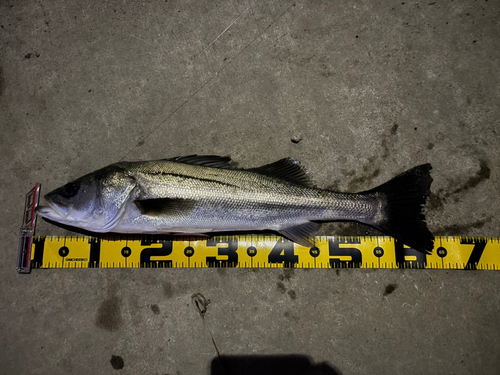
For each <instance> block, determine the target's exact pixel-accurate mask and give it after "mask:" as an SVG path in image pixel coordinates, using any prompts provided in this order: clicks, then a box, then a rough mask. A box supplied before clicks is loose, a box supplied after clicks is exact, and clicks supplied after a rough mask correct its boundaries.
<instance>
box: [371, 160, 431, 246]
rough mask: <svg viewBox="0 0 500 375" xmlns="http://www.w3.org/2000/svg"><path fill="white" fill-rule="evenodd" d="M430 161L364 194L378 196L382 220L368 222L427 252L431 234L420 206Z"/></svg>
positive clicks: (427, 186)
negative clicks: (375, 194) (380, 202)
mask: <svg viewBox="0 0 500 375" xmlns="http://www.w3.org/2000/svg"><path fill="white" fill-rule="evenodd" d="M431 169H432V167H431V165H430V164H422V165H419V166H417V167H414V168H412V169H410V170H408V171H406V172H403V173H401V174H400V175H398V176H396V177H394V178H393V179H392V180H390V181H388V182H386V183H385V184H383V185H380V186H379V187H376V188H375V189H372V190H370V191H366V192H364V194H374V193H379V194H378V195H381V199H382V202H384V203H383V205H382V212H381V214H382V215H381V217H382V218H381V220H380V221H378V222H376V223H370V225H372V226H374V227H375V228H377V229H379V230H381V231H383V232H385V233H387V234H390V235H391V236H393V237H395V238H396V239H398V240H400V241H402V242H404V243H405V244H406V245H408V246H410V247H412V248H413V249H415V250H418V251H421V252H425V253H430V252H431V251H432V249H433V247H434V236H433V235H432V233H431V232H430V231H429V229H428V228H427V225H426V223H425V217H424V214H423V213H422V206H423V204H425V201H426V199H427V196H428V195H429V193H430V187H431V183H432V177H431V175H430V170H431Z"/></svg>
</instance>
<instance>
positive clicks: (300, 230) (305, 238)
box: [279, 221, 319, 247]
mask: <svg viewBox="0 0 500 375" xmlns="http://www.w3.org/2000/svg"><path fill="white" fill-rule="evenodd" d="M318 227H319V225H318V224H316V223H314V222H312V221H308V222H306V223H304V224H300V225H296V226H294V227H288V228H284V229H281V230H280V231H279V232H280V233H281V234H282V235H283V236H284V237H286V238H289V239H290V240H292V241H293V242H295V243H298V244H299V245H302V246H305V247H313V246H314V237H313V236H314V233H316V231H317V230H318Z"/></svg>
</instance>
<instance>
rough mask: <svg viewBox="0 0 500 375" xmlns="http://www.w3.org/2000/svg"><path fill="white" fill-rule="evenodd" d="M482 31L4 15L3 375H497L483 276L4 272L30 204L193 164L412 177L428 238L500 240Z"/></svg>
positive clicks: (148, 11) (484, 4) (39, 7)
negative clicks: (111, 175) (127, 164)
mask: <svg viewBox="0 0 500 375" xmlns="http://www.w3.org/2000/svg"><path fill="white" fill-rule="evenodd" d="M499 22H500V3H499V2H498V1H491V0H490V1H487V0H482V1H479V0H478V1H472V0H456V1H431V0H429V1H424V2H421V1H408V0H405V1H401V0H399V1H394V0H389V1H363V0H360V1H346V0H341V1H331V2H329V1H323V2H321V1H307V0H297V1H277V0H274V1H260V0H258V1H254V0H240V1H238V2H233V1H224V0H220V1H214V0H211V1H207V0H198V1H177V0H150V1H96V0H89V1H76V0H65V1H55V0H41V1H33V0H19V1H13V0H4V1H1V2H0V41H1V53H0V114H1V115H0V129H1V131H0V152H1V158H2V163H1V165H0V171H1V175H2V176H3V177H2V178H1V179H0V189H1V190H0V192H1V193H0V194H1V195H0V198H1V205H2V208H3V212H4V214H3V215H2V216H1V217H0V235H1V237H0V238H1V239H2V246H1V248H0V251H1V256H2V261H1V262H0V267H1V268H0V270H1V271H0V284H1V285H2V288H1V292H0V301H1V302H0V368H1V370H0V373H2V374H111V373H115V372H118V373H123V374H158V375H165V374H212V375H213V374H219V373H232V374H235V373H239V374H244V373H256V372H258V373H261V374H268V373H287V374H298V373H301V374H303V373H313V372H314V371H316V372H314V373H322V374H345V375H347V374H402V373H404V374H408V375H410V374H429V373H435V374H471V373H474V374H498V373H499V371H500V370H499V368H500V350H499V345H500V323H499V322H500V319H499V318H500V316H499V315H500V313H499V312H500V293H499V285H500V272H494V271H437V270H435V271H432V270H361V269H358V270H340V271H338V272H335V271H327V270H309V271H305V270H285V271H283V270H246V269H245V270H234V269H228V270H220V269H219V270H216V269H209V270H197V269H192V270H175V269H172V270H157V269H147V270H146V269H138V270H105V269H88V270H47V271H43V270H35V271H33V272H32V274H30V275H18V274H17V273H16V271H15V263H16V257H17V254H16V250H17V243H18V238H17V234H18V230H19V226H20V224H21V219H22V208H23V204H24V196H25V194H26V193H27V191H29V189H31V187H32V186H33V185H34V183H35V182H41V183H42V192H45V193H46V192H48V191H49V190H51V189H53V188H55V187H58V186H60V185H62V184H64V183H65V182H67V181H69V180H72V179H74V178H77V177H79V176H81V175H83V174H85V173H88V172H91V171H93V170H96V169H98V168H100V167H103V166H105V165H108V164H111V163H114V162H117V161H119V160H122V159H124V160H147V159H154V158H164V157H172V156H178V155H189V154H195V153H196V154H219V155H230V156H231V157H232V158H233V159H234V160H235V161H237V162H239V166H240V167H251V166H252V167H253V166H259V165H262V164H266V163H269V162H272V161H275V160H278V159H280V158H283V157H286V156H292V157H295V158H297V159H299V160H301V161H302V162H303V164H304V165H305V166H306V167H307V168H308V169H309V170H310V172H311V174H312V175H313V176H314V177H315V180H316V182H317V184H318V186H321V187H327V186H335V187H336V188H337V189H338V190H341V191H353V192H354V191H360V190H364V189H368V188H372V187H374V186H376V185H378V184H380V183H382V182H384V181H386V180H388V179H389V178H391V177H392V176H394V175H395V174H397V173H400V172H402V171H403V170H405V169H407V168H410V167H412V166H414V165H417V164H420V163H425V162H430V163H431V164H432V165H433V177H434V183H433V187H432V196H431V198H430V201H429V204H428V206H427V218H428V223H429V227H430V229H431V230H432V231H433V232H434V233H435V234H437V235H476V236H499V230H498V229H499V225H500V223H499V219H498V215H497V213H496V211H495V210H496V208H498V207H499V206H500V189H499V179H500V178H499V172H500V168H499V161H500V160H499V153H498V144H499V142H500V136H499V125H500V123H499V118H500V111H499V103H500V81H499V76H500V73H499V69H498V68H499V63H500V61H499V58H500V48H499V45H500V44H499V43H500V37H499V33H498V30H499V29H498V26H499ZM292 138H294V139H295V141H297V140H298V139H300V142H298V143H294V142H292V141H291V140H292ZM65 233H68V232H65V231H64V230H62V229H60V228H57V227H55V226H52V225H50V224H48V223H45V222H42V221H40V223H39V226H38V234H41V235H51V234H65ZM322 233H324V234H330V235H334V234H346V233H348V234H352V233H357V234H365V233H370V234H371V233H377V232H376V231H374V230H371V229H369V228H367V227H364V226H361V225H353V224H349V225H347V224H329V225H326V226H324V227H323V228H322ZM391 284H393V285H395V289H394V288H390V287H389V288H387V291H391V290H392V289H394V290H393V291H392V293H388V292H386V287H387V286H388V285H391ZM194 293H201V294H203V295H204V296H205V297H206V298H208V299H210V301H211V303H210V304H209V305H208V308H207V312H206V314H205V316H204V318H202V317H201V316H200V315H199V314H198V312H197V311H196V309H195V308H194V306H193V305H192V303H191V296H192V295H193V294H194ZM211 335H213V339H212V337H211ZM214 343H215V345H216V346H217V349H218V351H219V352H220V354H221V356H222V362H223V363H225V372H224V370H220V369H219V370H218V368H219V367H220V366H219V365H220V359H219V358H218V356H217V351H216V348H215V346H214ZM238 366H240V367H239V369H235V368H237V367H238ZM257 368H259V369H258V370H257ZM277 369H278V370H277ZM266 371H267V372H266ZM273 371H274V372H273Z"/></svg>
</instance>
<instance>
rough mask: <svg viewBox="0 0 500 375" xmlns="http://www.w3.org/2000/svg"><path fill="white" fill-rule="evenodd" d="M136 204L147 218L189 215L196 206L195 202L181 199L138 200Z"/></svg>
mask: <svg viewBox="0 0 500 375" xmlns="http://www.w3.org/2000/svg"><path fill="white" fill-rule="evenodd" d="M134 203H135V205H136V206H137V208H138V209H139V211H141V214H143V215H147V216H164V215H168V216H183V215H189V214H190V213H191V212H193V210H194V207H195V206H196V201H195V200H192V199H181V198H157V199H138V200H135V201H134Z"/></svg>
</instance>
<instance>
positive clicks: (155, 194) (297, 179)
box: [37, 155, 434, 252]
mask: <svg viewBox="0 0 500 375" xmlns="http://www.w3.org/2000/svg"><path fill="white" fill-rule="evenodd" d="M230 161H231V160H230V158H228V157H219V156H198V155H191V156H184V157H175V158H170V159H164V160H156V161H139V162H119V163H116V164H112V165H109V166H107V167H105V168H102V169H100V170H98V171H95V172H93V173H90V174H87V175H85V176H83V177H81V178H79V179H77V180H75V181H73V182H70V183H68V184H66V185H64V186H62V187H60V188H58V189H55V190H53V191H52V192H50V193H48V194H47V195H45V200H46V201H47V204H48V206H40V207H38V208H37V214H38V215H40V216H42V217H44V218H46V219H49V220H52V221H54V222H57V223H61V224H65V225H69V226H73V227H78V228H82V229H85V230H89V231H92V232H101V233H102V232H115V233H148V234H173V233H211V232H227V231H246V232H252V231H257V230H259V231H260V230H271V231H276V232H279V233H280V234H281V235H283V236H284V237H286V238H288V239H290V240H292V241H294V242H296V243H298V244H301V245H304V246H313V238H312V236H313V235H314V233H315V231H316V230H317V228H318V222H322V221H338V220H341V221H358V222H361V223H364V224H367V225H370V226H372V227H375V228H377V229H379V230H380V231H382V232H384V233H387V234H389V235H391V236H393V237H395V238H396V239H398V240H400V241H402V242H403V243H405V244H406V245H408V246H410V247H412V248H413V249H416V250H419V251H422V252H430V251H431V250H432V248H433V242H434V237H433V235H432V234H431V232H430V231H429V230H428V229H427V226H426V224H425V218H424V215H423V212H422V209H423V207H422V206H423V204H424V203H425V201H426V199H427V196H428V195H429V192H430V185H431V182H432V177H431V176H430V170H431V165H430V164H423V165H420V166H417V167H414V168H412V169H410V170H408V171H406V172H404V173H402V174H400V175H398V176H396V177H394V178H393V179H392V180H390V181H388V182H386V183H385V184H383V185H381V186H379V187H376V188H374V189H372V190H368V191H364V192H361V193H356V194H354V193H338V192H334V191H331V190H325V189H319V188H316V187H313V183H312V181H311V179H310V177H309V174H308V172H307V170H306V169H305V168H304V167H303V166H302V165H301V164H300V162H299V161H297V160H295V159H293V158H285V159H282V160H279V161H277V162H275V163H272V164H268V165H265V166H262V167H259V168H251V169H236V168H233V167H232V166H231V164H230Z"/></svg>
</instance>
